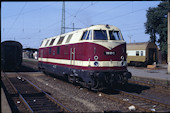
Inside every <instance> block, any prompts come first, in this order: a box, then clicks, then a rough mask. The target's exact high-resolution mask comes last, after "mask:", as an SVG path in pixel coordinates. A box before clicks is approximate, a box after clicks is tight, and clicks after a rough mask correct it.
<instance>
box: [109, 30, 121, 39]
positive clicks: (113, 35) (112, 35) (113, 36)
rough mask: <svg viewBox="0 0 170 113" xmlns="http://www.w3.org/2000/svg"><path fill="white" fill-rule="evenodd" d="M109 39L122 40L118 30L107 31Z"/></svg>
mask: <svg viewBox="0 0 170 113" xmlns="http://www.w3.org/2000/svg"><path fill="white" fill-rule="evenodd" d="M109 36H110V40H122V39H121V34H120V32H119V31H109Z"/></svg>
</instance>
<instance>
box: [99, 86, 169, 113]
mask: <svg viewBox="0 0 170 113" xmlns="http://www.w3.org/2000/svg"><path fill="white" fill-rule="evenodd" d="M113 91H114V93H118V94H119V95H112V94H106V93H101V92H99V94H100V95H102V96H104V97H106V98H108V99H111V100H113V101H117V102H119V103H121V104H123V105H127V106H129V110H134V111H137V112H139V111H141V112H170V105H168V104H165V103H161V102H158V101H155V100H151V99H149V98H146V97H142V96H140V95H137V94H132V93H128V92H125V91H121V90H119V89H114V90H113ZM130 106H131V107H132V106H133V109H130Z"/></svg>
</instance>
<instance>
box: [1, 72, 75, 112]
mask: <svg viewBox="0 0 170 113" xmlns="http://www.w3.org/2000/svg"><path fill="white" fill-rule="evenodd" d="M2 81H3V83H4V85H5V87H8V88H7V92H8V93H9V95H10V96H11V97H12V99H13V101H14V103H15V104H16V106H17V107H15V110H13V111H14V112H26V113H34V112H36V113H42V112H43V113H56V112H72V111H71V110H69V109H68V108H66V107H65V106H64V105H62V104H61V103H60V102H58V101H57V100H56V99H54V98H53V97H51V96H50V95H49V94H47V93H46V92H44V91H42V90H41V89H40V88H38V87H37V86H36V85H34V84H33V83H32V82H30V81H29V80H27V79H26V78H24V77H22V76H21V75H19V74H17V73H16V74H15V76H14V75H13V76H12V77H11V76H10V77H8V76H7V75H6V74H5V73H3V79H2ZM14 103H13V104H14ZM19 105H20V106H19ZM17 108H18V109H17Z"/></svg>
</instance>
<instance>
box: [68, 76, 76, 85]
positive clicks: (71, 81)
mask: <svg viewBox="0 0 170 113" xmlns="http://www.w3.org/2000/svg"><path fill="white" fill-rule="evenodd" d="M68 81H69V82H70V83H72V84H75V77H74V75H72V74H70V75H68Z"/></svg>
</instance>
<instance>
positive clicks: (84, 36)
mask: <svg viewBox="0 0 170 113" xmlns="http://www.w3.org/2000/svg"><path fill="white" fill-rule="evenodd" d="M87 34H88V31H85V32H84V33H83V35H82V38H81V40H85V39H86V37H87Z"/></svg>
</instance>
